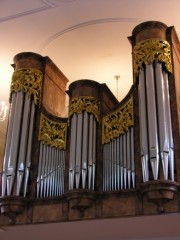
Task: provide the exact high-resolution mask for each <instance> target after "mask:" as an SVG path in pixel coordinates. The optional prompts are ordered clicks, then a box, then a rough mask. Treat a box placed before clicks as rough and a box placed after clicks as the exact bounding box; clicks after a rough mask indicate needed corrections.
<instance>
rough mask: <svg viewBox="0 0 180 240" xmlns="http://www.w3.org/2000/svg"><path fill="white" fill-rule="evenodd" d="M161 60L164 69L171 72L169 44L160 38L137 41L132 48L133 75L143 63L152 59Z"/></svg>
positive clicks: (149, 62) (148, 62) (136, 73)
mask: <svg viewBox="0 0 180 240" xmlns="http://www.w3.org/2000/svg"><path fill="white" fill-rule="evenodd" d="M155 60H156V61H158V62H163V63H164V64H165V67H166V70H167V71H169V72H172V63H171V47H170V44H169V43H168V42H167V41H165V40H161V39H147V40H144V41H142V42H139V43H138V44H137V45H135V47H134V49H133V68H134V74H135V76H137V75H138V72H139V70H140V69H141V68H142V65H143V64H151V63H152V62H153V61H155Z"/></svg>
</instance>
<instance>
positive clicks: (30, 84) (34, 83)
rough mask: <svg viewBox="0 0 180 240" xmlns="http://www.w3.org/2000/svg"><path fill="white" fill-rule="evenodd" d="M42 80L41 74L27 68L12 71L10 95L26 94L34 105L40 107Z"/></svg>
mask: <svg viewBox="0 0 180 240" xmlns="http://www.w3.org/2000/svg"><path fill="white" fill-rule="evenodd" d="M42 79H43V74H42V72H40V71H38V70H36V69H31V68H28V69H19V70H16V71H14V73H13V76H12V82H11V90H10V92H11V95H12V93H13V92H20V91H24V92H27V93H28V94H29V95H30V96H31V95H32V96H33V100H34V103H35V104H36V105H38V106H40V102H41V89H42Z"/></svg>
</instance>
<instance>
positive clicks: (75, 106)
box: [69, 96, 100, 122]
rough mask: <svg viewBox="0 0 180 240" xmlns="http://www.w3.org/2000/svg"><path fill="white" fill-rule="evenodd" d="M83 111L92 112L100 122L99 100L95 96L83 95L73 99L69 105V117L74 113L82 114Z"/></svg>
mask: <svg viewBox="0 0 180 240" xmlns="http://www.w3.org/2000/svg"><path fill="white" fill-rule="evenodd" d="M83 111H86V112H88V113H92V114H93V115H94V116H95V118H96V120H97V122H100V111H99V102H98V101H97V100H96V99H95V98H94V97H88V96H82V97H76V98H73V99H72V100H71V103H70V106H69V118H70V117H71V116H72V115H73V113H77V114H80V113H82V112H83Z"/></svg>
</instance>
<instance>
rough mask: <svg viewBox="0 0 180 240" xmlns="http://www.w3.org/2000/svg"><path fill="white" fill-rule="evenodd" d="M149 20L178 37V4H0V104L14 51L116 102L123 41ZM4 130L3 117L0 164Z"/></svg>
mask: <svg viewBox="0 0 180 240" xmlns="http://www.w3.org/2000/svg"><path fill="white" fill-rule="evenodd" d="M150 20H153V21H161V22H163V23H165V24H166V25H168V26H175V29H176V31H177V34H178V36H179V38H180V1H179V0H171V1H169V0H163V1H162V0H151V1H149V0H31V1H29V0H0V36H1V40H0V102H1V101H5V102H6V103H7V104H8V99H9V89H10V82H11V75H12V72H13V69H12V67H11V64H12V63H13V57H14V56H15V55H16V54H18V53H20V52H35V53H39V54H41V55H42V56H49V57H50V58H51V59H52V61H54V63H55V64H56V65H57V66H58V67H59V68H60V70H61V71H62V72H63V73H64V74H65V75H66V77H67V78H68V79H69V81H70V82H72V81H75V80H78V79H83V78H85V79H92V80H96V81H98V82H100V83H106V84H107V85H108V87H109V88H110V89H111V91H112V92H113V93H114V95H115V96H116V97H117V98H118V99H119V100H121V99H122V98H123V97H124V96H125V95H126V93H127V92H128V90H129V88H130V86H131V84H132V59H131V51H132V49H131V45H130V43H129V41H128V39H127V37H128V36H130V35H131V33H132V30H133V28H134V27H135V26H137V25H138V24H139V23H141V22H145V21H150ZM116 75H118V76H120V78H119V81H118V82H117V81H116V79H115V77H114V76H116ZM6 126H7V119H6V121H4V122H0V162H1V161H2V155H3V151H4V142H5V140H4V139H5V134H6ZM0 235H1V234H0ZM179 236H180V233H179ZM3 237H4V238H3V240H7V239H10V238H6V237H5V235H3ZM135 237H136V236H135ZM144 237H145V236H144ZM158 237H159V236H158ZM13 239H17V238H15V237H14V238H13ZM18 239H19V240H20V238H18ZM46 239H50V238H46ZM64 239H70V238H64ZM81 239H83V238H81ZM93 239H96V238H95V235H93ZM99 239H100V238H99ZM104 239H105V238H104ZM108 239H110V240H115V239H117V238H108ZM118 239H120V238H118ZM123 239H124V238H123ZM131 239H132V238H131ZM163 239H164V238H163ZM169 239H172V238H169Z"/></svg>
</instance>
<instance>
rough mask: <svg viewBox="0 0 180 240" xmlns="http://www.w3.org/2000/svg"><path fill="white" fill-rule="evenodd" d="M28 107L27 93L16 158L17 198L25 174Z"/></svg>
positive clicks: (26, 94)
mask: <svg viewBox="0 0 180 240" xmlns="http://www.w3.org/2000/svg"><path fill="white" fill-rule="evenodd" d="M30 106H31V99H30V97H29V95H28V93H25V99H24V108H23V118H22V129H21V136H20V146H19V157H18V165H17V188H16V195H17V196H19V193H20V189H21V185H22V180H23V176H24V172H25V160H26V151H27V141H28V125H29V115H30Z"/></svg>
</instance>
